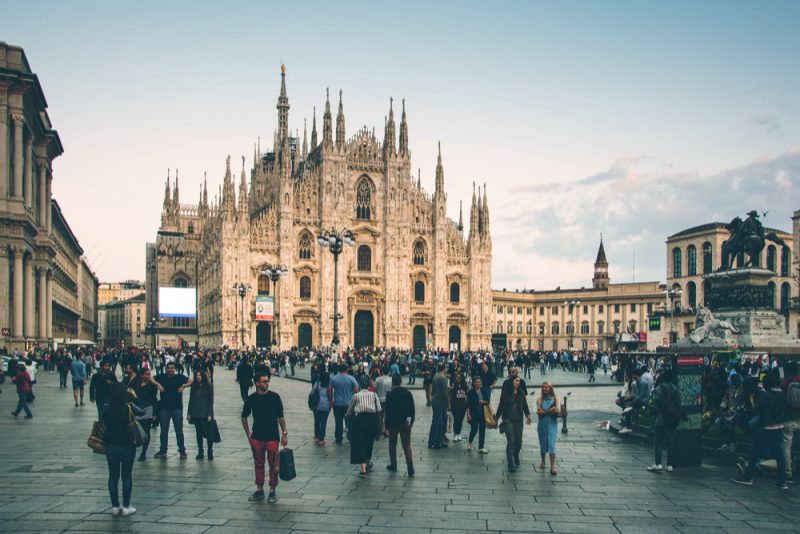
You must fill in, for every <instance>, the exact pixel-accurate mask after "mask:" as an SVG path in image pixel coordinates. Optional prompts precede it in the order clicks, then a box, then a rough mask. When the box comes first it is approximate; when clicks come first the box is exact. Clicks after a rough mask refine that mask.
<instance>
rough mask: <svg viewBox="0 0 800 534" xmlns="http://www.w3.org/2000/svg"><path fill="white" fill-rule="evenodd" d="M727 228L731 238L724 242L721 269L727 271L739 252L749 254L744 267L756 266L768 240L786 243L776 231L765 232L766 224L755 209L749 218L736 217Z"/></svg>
mask: <svg viewBox="0 0 800 534" xmlns="http://www.w3.org/2000/svg"><path fill="white" fill-rule="evenodd" d="M725 228H726V229H727V230H728V231H729V232H730V233H731V236H730V238H728V240H727V241H725V242H724V243H722V263H721V265H720V269H719V270H720V271H726V270H728V269H730V268H731V267H732V266H733V260H734V258H736V256H738V255H739V254H747V262H746V263H745V265H744V267H754V266H756V265H757V261H758V258H759V257H760V255H761V251H762V250H764V245H765V243H766V241H767V240H769V241H772V242H774V243H777V244H778V245H785V243H784V241H783V239H781V238H780V237H778V235H777V234H775V232H769V233H766V234H765V233H764V225H762V224H761V221H759V220H758V212H756V211H755V210H753V211H751V212H750V213H748V214H747V219H745V220H744V221H742V219H741V218H740V217H736V218H734V219H733V220H732V221H731V222H730V223H728V224H727V225H725Z"/></svg>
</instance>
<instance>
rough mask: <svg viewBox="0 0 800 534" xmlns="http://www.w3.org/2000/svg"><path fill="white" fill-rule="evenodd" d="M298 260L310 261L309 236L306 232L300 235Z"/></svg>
mask: <svg viewBox="0 0 800 534" xmlns="http://www.w3.org/2000/svg"><path fill="white" fill-rule="evenodd" d="M300 259H301V260H310V259H311V234H309V233H308V232H303V233H302V234H300Z"/></svg>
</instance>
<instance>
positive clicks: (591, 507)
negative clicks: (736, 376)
mask: <svg viewBox="0 0 800 534" xmlns="http://www.w3.org/2000/svg"><path fill="white" fill-rule="evenodd" d="M37 378H38V379H39V383H38V384H37V385H36V387H35V390H36V393H37V399H36V402H35V403H34V404H33V405H32V409H33V412H34V419H32V420H24V419H22V418H19V419H14V418H13V417H11V416H10V415H9V411H10V410H11V409H13V407H14V404H15V394H14V392H13V388H12V387H11V385H10V384H8V383H7V384H5V385H4V386H3V393H2V395H0V437H1V438H0V440H1V441H0V443H2V453H3V454H2V461H0V531H2V532H22V531H35V532H92V531H95V532H148V533H158V532H165V533H198V534H199V533H207V534H222V533H229V534H234V533H241V532H255V531H265V530H266V531H268V532H290V531H292V532H294V531H297V532H300V531H318V532H399V533H410V532H424V533H430V534H443V533H446V532H460V533H463V532H471V531H476V532H486V531H490V532H591V533H592V534H601V533H604V532H612V533H624V532H637V533H638V532H648V533H649V532H698V531H702V532H704V533H712V532H752V531H753V530H754V529H756V531H758V532H766V531H769V530H773V531H781V532H787V531H797V530H798V529H800V527H799V526H798V524H799V520H800V507H798V504H800V494H799V493H798V491H800V490H799V489H798V488H795V487H792V488H791V489H790V490H789V491H788V492H780V491H779V490H778V489H777V488H775V486H774V479H757V480H756V486H755V487H742V486H737V485H735V484H732V483H731V482H729V477H730V476H731V475H732V474H733V473H732V472H731V468H729V467H719V466H716V465H713V464H709V465H705V466H704V467H703V468H698V469H687V470H678V471H676V472H675V473H673V474H667V473H663V474H651V473H648V472H647V471H645V469H644V468H645V466H647V465H649V464H650V463H652V456H651V452H650V450H649V448H647V447H643V446H641V445H637V444H634V443H630V442H626V441H622V440H621V439H620V438H618V437H615V436H613V435H611V434H610V433H608V432H602V431H600V430H598V429H597V427H596V425H595V424H594V421H595V420H596V419H599V418H602V417H603V414H602V413H599V412H596V411H589V410H588V409H587V410H581V409H580V407H585V408H593V409H595V410H597V409H598V408H597V406H601V405H602V406H605V405H606V404H608V403H609V400H608V398H607V397H608V396H610V395H613V393H614V390H611V389H609V388H580V389H576V390H574V393H573V399H572V401H571V402H573V404H574V406H575V409H574V410H573V411H572V412H571V416H570V419H569V421H570V428H569V430H570V431H569V434H568V435H566V436H564V435H559V440H560V441H559V462H560V465H559V474H558V476H555V477H551V476H550V475H549V474H548V473H543V472H540V471H539V470H538V469H536V468H534V465H535V464H537V463H538V446H537V444H536V434H535V427H533V426H531V427H526V428H525V435H524V442H525V446H524V448H523V452H522V467H521V469H520V470H519V471H518V472H517V473H511V474H509V473H508V472H507V471H506V466H505V461H504V454H503V448H504V442H503V440H502V437H501V436H500V435H499V434H498V433H497V432H493V431H490V432H489V434H488V437H487V446H488V448H489V449H490V451H491V452H490V454H488V455H486V456H481V455H478V454H477V453H475V452H467V451H466V450H465V445H464V443H459V444H454V445H453V446H452V447H451V448H450V449H448V450H429V449H427V448H426V447H425V444H426V438H427V430H428V427H429V424H430V414H429V411H428V410H427V409H426V408H425V406H424V399H423V397H422V393H421V392H420V391H415V392H414V396H415V399H416V401H417V413H418V419H417V423H416V425H415V427H414V431H413V436H412V439H413V449H414V458H415V465H416V470H417V474H416V476H415V477H414V478H408V477H407V476H406V475H405V473H404V469H402V468H401V470H400V472H398V473H388V472H387V471H386V470H385V469H384V465H385V464H386V462H387V445H386V441H385V440H381V441H379V442H378V443H377V444H376V447H375V456H374V462H375V470H374V472H372V473H370V475H369V478H367V479H366V480H360V479H358V478H357V477H356V468H355V467H354V466H351V465H349V448H348V447H347V446H346V445H345V446H339V447H337V446H335V445H327V446H325V447H319V446H317V445H315V444H314V443H313V442H312V441H311V435H312V421H311V414H310V412H309V411H308V409H307V407H306V402H305V401H306V394H307V390H308V385H307V384H306V383H304V382H300V381H293V380H286V379H275V380H274V381H273V384H272V389H273V390H275V391H276V392H278V393H280V394H281V396H282V397H283V399H284V404H285V405H286V406H287V420H288V427H289V433H290V436H289V438H290V439H289V446H290V447H292V448H293V449H294V451H295V459H296V462H297V469H298V475H299V476H298V477H297V478H296V479H295V480H293V481H291V482H281V483H280V485H279V486H278V495H279V497H280V500H279V501H278V502H277V503H276V504H268V503H250V502H248V501H247V497H248V495H249V494H250V492H252V491H253V463H252V458H251V456H250V451H249V446H248V444H247V441H246V440H245V438H244V434H243V431H242V429H241V425H240V419H239V413H240V412H239V410H240V408H241V400H240V399H239V396H238V388H237V387H236V384H235V383H234V376H233V372H228V371H218V373H217V383H216V387H217V406H216V413H217V417H218V421H219V424H220V429H221V433H222V439H223V442H222V443H221V444H219V445H218V446H217V447H216V448H215V452H216V460H215V461H213V462H208V461H196V460H194V459H193V458H194V454H195V451H196V449H195V445H194V439H193V435H190V434H189V432H187V445H188V451H189V458H190V459H189V460H180V459H179V458H178V457H177V456H176V455H175V450H174V448H173V449H172V450H171V451H170V456H169V458H168V459H166V460H163V461H161V460H154V459H152V458H149V459H148V460H147V461H146V462H145V463H138V462H137V463H136V465H135V467H134V488H133V505H134V506H136V507H137V508H138V512H137V513H136V514H135V515H133V516H131V517H128V518H116V517H112V516H111V515H110V513H109V510H110V504H109V499H108V495H107V490H106V481H107V468H106V463H105V459H104V458H103V457H102V456H98V455H95V454H92V453H91V451H90V450H89V449H88V448H87V447H86V438H87V437H88V433H89V431H90V428H91V422H92V420H93V419H94V417H93V416H94V414H95V409H94V406H93V405H89V404H87V406H85V407H84V408H73V404H72V398H71V392H70V391H67V390H59V389H58V379H57V376H56V375H50V374H46V373H40V374H39V375H38V377H37ZM495 402H496V399H495ZM2 414H5V415H4V416H3V415H2ZM606 418H607V416H606ZM185 430H187V431H192V428H191V427H188V425H187V428H185ZM328 431H329V435H331V434H332V432H333V421H332V418H331V420H330V421H329V427H328ZM170 442H171V443H173V444H174V435H173V434H171V436H170ZM153 452H155V451H154V450H152V451H151V453H150V454H151V455H152V453H153Z"/></svg>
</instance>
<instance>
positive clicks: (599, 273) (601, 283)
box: [592, 234, 609, 289]
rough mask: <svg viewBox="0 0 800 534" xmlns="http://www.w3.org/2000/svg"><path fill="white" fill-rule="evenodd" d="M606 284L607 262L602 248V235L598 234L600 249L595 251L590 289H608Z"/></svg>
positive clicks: (607, 280)
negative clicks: (595, 257)
mask: <svg viewBox="0 0 800 534" xmlns="http://www.w3.org/2000/svg"><path fill="white" fill-rule="evenodd" d="M608 282H609V278H608V261H606V251H605V249H604V248H603V235H602V234H600V248H599V249H597V259H596V260H594V277H593V278H592V287H594V288H595V289H608Z"/></svg>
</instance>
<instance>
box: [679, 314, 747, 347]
mask: <svg viewBox="0 0 800 534" xmlns="http://www.w3.org/2000/svg"><path fill="white" fill-rule="evenodd" d="M697 323H698V324H700V325H701V326H699V327H697V328H695V329H694V332H692V333H691V334H689V339H690V340H691V341H692V343H701V342H702V341H705V340H707V339H722V338H724V337H725V330H729V331H730V332H732V333H734V334H738V333H739V329H738V328H737V327H735V326H734V325H733V324H732V323H731V322H730V321H725V320H721V319H717V318H715V317H714V314H713V313H711V310H709V309H708V308H706V307H703V306H700V307H698V308H697Z"/></svg>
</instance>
